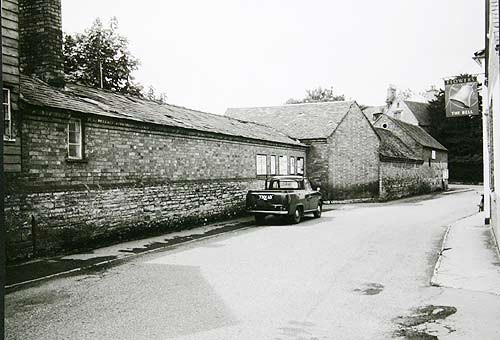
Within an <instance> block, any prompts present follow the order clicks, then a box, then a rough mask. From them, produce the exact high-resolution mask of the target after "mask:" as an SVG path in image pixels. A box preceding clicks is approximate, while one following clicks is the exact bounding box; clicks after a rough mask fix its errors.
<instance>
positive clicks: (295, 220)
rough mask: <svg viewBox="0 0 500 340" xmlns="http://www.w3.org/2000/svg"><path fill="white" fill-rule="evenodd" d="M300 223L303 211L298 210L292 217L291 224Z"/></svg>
mask: <svg viewBox="0 0 500 340" xmlns="http://www.w3.org/2000/svg"><path fill="white" fill-rule="evenodd" d="M300 221H302V209H300V208H297V209H295V211H294V213H293V215H292V216H290V222H291V223H292V224H297V223H300Z"/></svg>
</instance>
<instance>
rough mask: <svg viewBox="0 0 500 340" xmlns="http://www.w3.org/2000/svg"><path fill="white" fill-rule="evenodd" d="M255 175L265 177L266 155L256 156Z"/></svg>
mask: <svg viewBox="0 0 500 340" xmlns="http://www.w3.org/2000/svg"><path fill="white" fill-rule="evenodd" d="M257 175H267V156H266V155H257Z"/></svg>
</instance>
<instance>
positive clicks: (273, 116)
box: [226, 101, 356, 139]
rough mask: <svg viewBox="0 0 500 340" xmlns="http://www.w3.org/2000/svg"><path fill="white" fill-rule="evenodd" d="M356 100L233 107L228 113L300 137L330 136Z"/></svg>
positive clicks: (230, 115)
mask: <svg viewBox="0 0 500 340" xmlns="http://www.w3.org/2000/svg"><path fill="white" fill-rule="evenodd" d="M352 105H356V104H355V102H354V101H338V102H323V103H305V104H289V105H282V106H267V107H246V108H229V109H227V110H226V115H227V116H229V117H233V118H238V119H241V120H248V121H251V122H257V123H260V124H264V125H268V126H271V127H273V128H275V129H277V130H280V131H281V132H283V133H285V134H287V135H289V136H291V137H293V138H297V139H316V138H327V137H329V136H330V135H331V134H332V133H333V132H334V131H335V129H336V128H337V126H338V125H339V123H340V122H341V121H342V118H343V117H344V116H345V115H346V114H347V112H349V110H350V109H351V107H352Z"/></svg>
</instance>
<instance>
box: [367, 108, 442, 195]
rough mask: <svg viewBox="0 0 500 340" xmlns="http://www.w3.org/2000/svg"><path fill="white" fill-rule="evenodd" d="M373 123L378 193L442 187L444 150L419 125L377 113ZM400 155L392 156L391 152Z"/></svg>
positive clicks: (416, 191) (405, 192)
mask: <svg viewBox="0 0 500 340" xmlns="http://www.w3.org/2000/svg"><path fill="white" fill-rule="evenodd" d="M374 126H375V128H376V130H377V132H378V133H379V135H380V136H381V140H382V145H381V150H380V160H381V163H380V181H381V184H380V188H381V190H380V196H381V197H391V198H393V197H401V196H406V195H407V194H408V193H409V192H410V193H424V192H428V191H436V190H446V189H447V187H448V151H447V149H446V148H445V147H444V146H443V145H441V144H440V143H439V142H438V141H437V140H435V139H434V138H433V137H432V136H431V135H429V134H428V133H427V132H426V131H425V130H424V129H423V128H422V127H420V126H416V125H413V124H409V123H406V122H403V121H401V120H398V119H394V118H391V117H390V116H388V115H385V114H384V115H381V116H380V117H379V118H378V119H377V121H376V122H375V123H374ZM387 150H390V151H391V153H392V154H397V152H400V153H401V155H400V156H403V157H400V160H402V161H399V160H398V159H394V157H392V156H391V154H387Z"/></svg>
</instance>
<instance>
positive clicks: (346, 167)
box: [226, 101, 448, 199]
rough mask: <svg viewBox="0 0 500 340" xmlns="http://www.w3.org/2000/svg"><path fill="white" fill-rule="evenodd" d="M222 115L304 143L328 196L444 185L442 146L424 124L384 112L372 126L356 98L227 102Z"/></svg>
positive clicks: (385, 194)
mask: <svg viewBox="0 0 500 340" xmlns="http://www.w3.org/2000/svg"><path fill="white" fill-rule="evenodd" d="M226 115H228V116H230V117H234V118H238V119H246V120H249V121H253V122H258V123H261V124H265V125H269V126H271V127H274V128H276V129H278V130H280V131H282V132H284V133H285V134H287V135H290V136H292V137H294V138H297V139H299V140H300V141H301V142H302V143H304V144H307V145H308V146H309V148H308V150H307V164H306V168H307V173H308V174H309V177H310V178H311V180H312V182H313V184H314V185H317V186H320V187H321V190H322V192H325V193H326V196H327V199H342V198H366V197H372V198H381V199H393V198H398V197H403V196H408V195H412V194H418V193H424V192H430V191H433V190H443V189H445V188H446V187H447V168H448V166H447V150H446V148H445V147H444V146H442V145H441V144H440V143H439V142H437V141H436V140H435V139H434V138H432V137H431V136H430V135H429V134H428V133H427V132H426V131H425V130H424V129H423V128H422V127H420V126H417V125H413V124H409V123H405V122H403V121H401V120H398V119H394V118H391V117H389V116H388V115H384V114H380V115H379V118H378V120H377V121H376V122H375V123H374V126H372V124H371V123H370V122H369V119H368V118H367V117H366V116H365V114H364V113H362V112H361V110H360V108H359V106H358V105H357V104H356V102H349V101H347V102H326V103H307V104H290V105H283V106H273V107H252V108H230V109H227V111H226ZM374 127H375V128H374Z"/></svg>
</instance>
